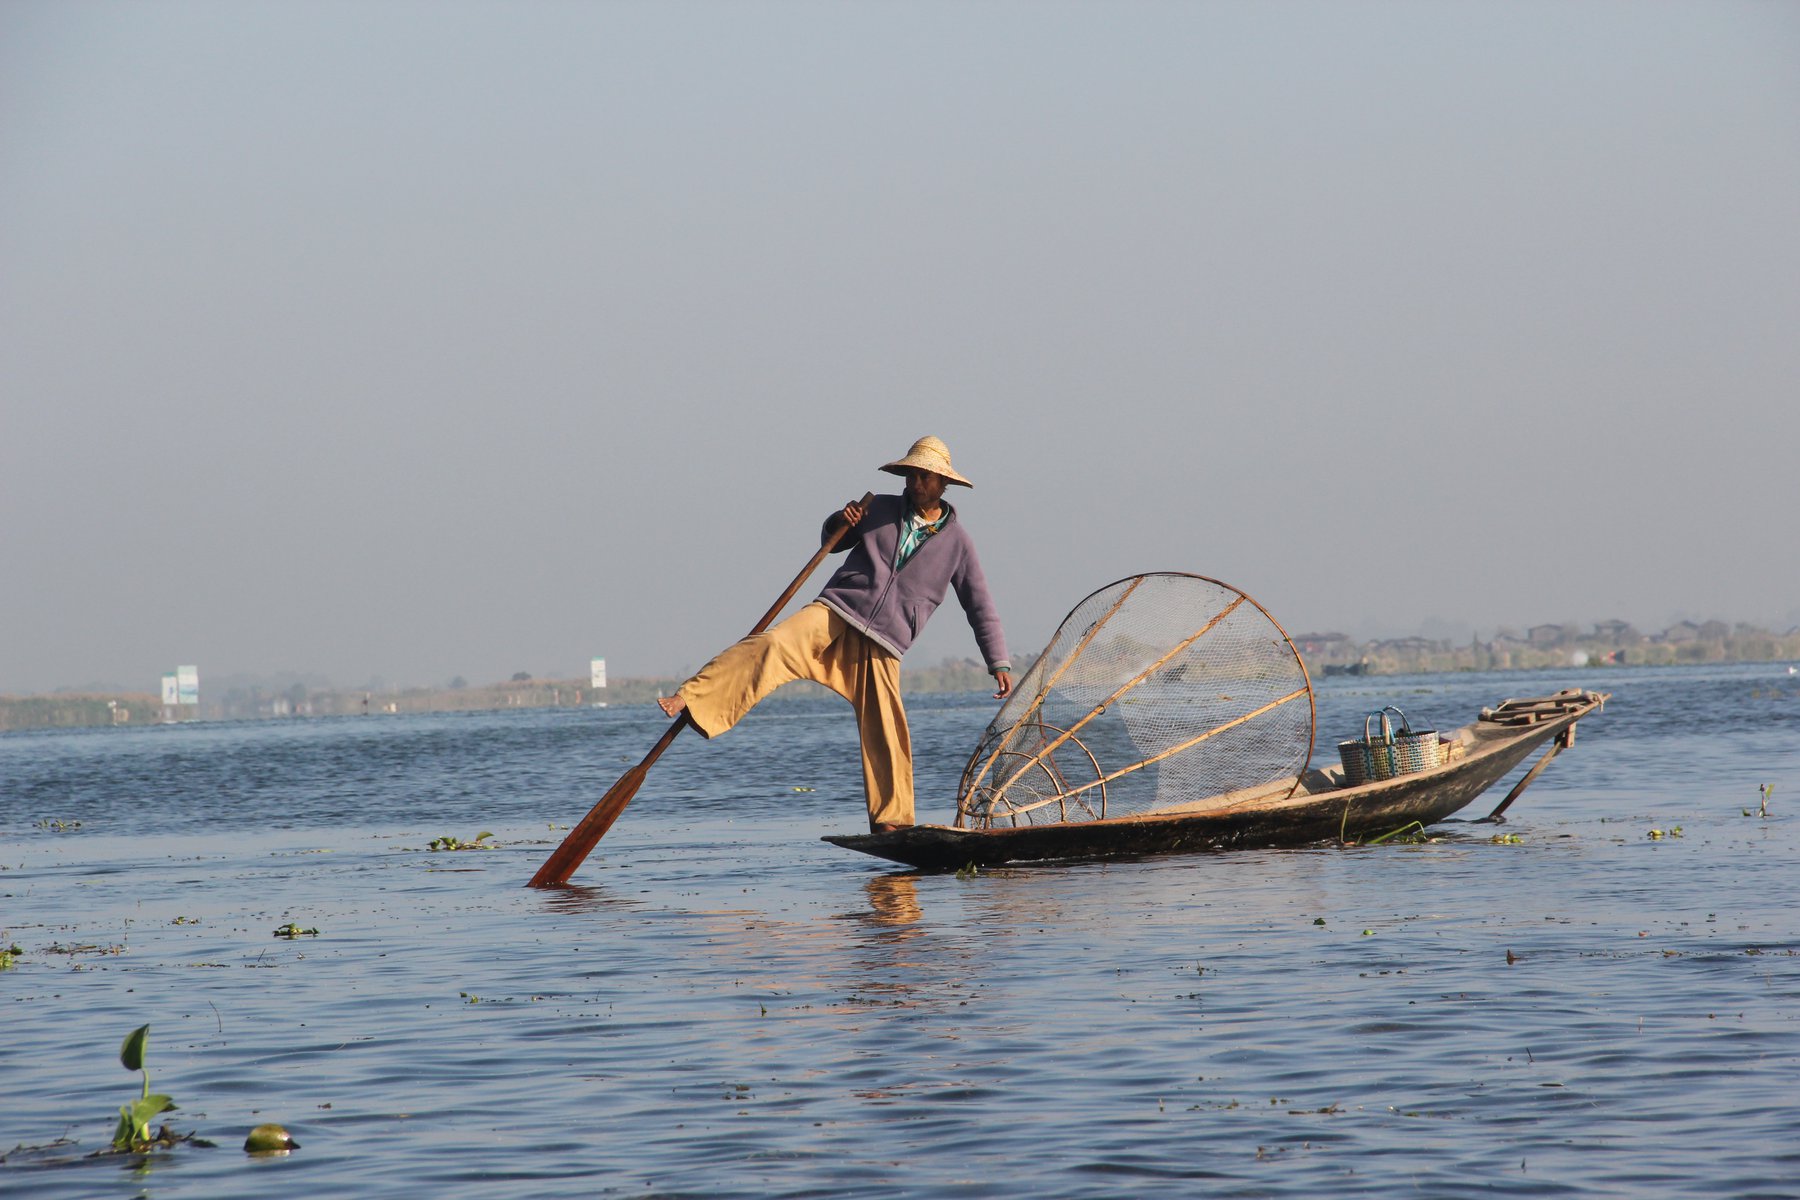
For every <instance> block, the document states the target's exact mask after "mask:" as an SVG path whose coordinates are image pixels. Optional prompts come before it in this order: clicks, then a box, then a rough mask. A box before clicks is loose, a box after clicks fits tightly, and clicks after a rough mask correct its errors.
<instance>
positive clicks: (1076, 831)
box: [824, 689, 1609, 870]
mask: <svg viewBox="0 0 1800 1200" xmlns="http://www.w3.org/2000/svg"><path fill="white" fill-rule="evenodd" d="M1607 699H1609V696H1608V695H1606V694H1604V693H1600V692H1590V691H1580V690H1573V689H1572V690H1568V691H1562V692H1557V693H1556V694H1554V695H1552V696H1545V697H1539V698H1533V699H1523V700H1505V701H1502V702H1501V703H1500V704H1498V705H1495V706H1494V707H1493V708H1489V709H1483V710H1482V712H1481V718H1480V719H1479V720H1477V721H1475V722H1474V723H1472V724H1470V725H1466V726H1464V727H1463V728H1461V729H1459V730H1457V731H1456V732H1455V733H1454V734H1451V735H1447V737H1446V739H1445V740H1446V741H1447V743H1448V745H1447V747H1446V749H1447V760H1446V761H1445V762H1444V763H1443V764H1442V765H1440V766H1436V767H1433V768H1430V769H1428V770H1424V771H1417V772H1413V773H1410V774H1405V775H1397V776H1395V777H1393V778H1391V779H1384V780H1377V781H1373V782H1369V783H1363V784H1359V785H1356V786H1345V779H1344V772H1343V769H1342V768H1341V767H1331V768H1328V769H1323V770H1319V769H1315V770H1310V771H1307V772H1305V773H1304V775H1302V777H1301V779H1300V781H1299V785H1298V786H1297V787H1296V786H1295V781H1294V779H1293V778H1292V777H1289V778H1287V779H1283V780H1280V781H1278V782H1276V783H1272V784H1269V785H1267V786H1265V787H1260V788H1250V789H1245V790H1243V791H1239V792H1235V793H1227V794H1225V795H1221V796H1213V797H1209V798H1206V799H1199V800H1194V801H1190V802H1186V803H1182V804H1179V805H1174V806H1171V807H1168V808H1162V809H1158V810H1155V811H1152V812H1147V813H1141V814H1138V815H1136V816H1128V817H1109V818H1103V819H1101V820H1095V821H1069V822H1057V823H1050V824H1039V825H1032V824H1019V825H995V826H993V827H990V828H986V829H959V828H955V827H952V826H948V825H915V826H912V827H910V828H907V829H901V830H897V831H894V832H892V833H865V834H836V835H828V836H827V837H826V838H825V839H824V840H825V841H828V842H830V843H832V844H833V845H837V846H842V847H844V848H845V849H847V850H857V851H861V852H862V853H864V854H872V855H875V856H876V857H878V858H885V859H889V860H891V861H893V862H898V863H904V864H906V865H907V866H912V867H920V868H924V869H926V870H960V869H962V868H964V867H967V866H971V865H973V866H978V867H986V866H995V865H998V864H1001V863H1010V862H1044V861H1055V860H1067V859H1093V858H1117V857H1129V856H1136V855H1146V854H1170V853H1188V852H1193V851H1201V850H1234V849H1246V848H1251V847H1260V846H1301V845H1309V844H1313V843H1317V842H1326V841H1343V842H1361V841H1368V840H1372V839H1376V838H1380V837H1382V836H1384V835H1388V834H1393V833H1397V832H1399V831H1401V830H1404V829H1408V828H1411V827H1412V826H1413V823H1414V822H1417V823H1418V824H1419V825H1422V826H1428V825H1431V824H1433V823H1434V822H1437V821H1441V820H1443V819H1444V818H1445V817H1448V816H1450V815H1451V814H1452V813H1455V812H1458V811H1460V810H1461V809H1462V808H1464V807H1465V806H1467V805H1468V804H1469V803H1470V802H1472V801H1473V800H1474V799H1475V798H1476V797H1478V796H1480V795H1481V794H1482V793H1483V792H1485V791H1487V790H1488V789H1489V788H1491V787H1493V786H1494V785H1495V784H1496V783H1499V782H1500V780H1501V779H1503V778H1505V776H1506V775H1507V773H1508V772H1510V771H1511V770H1512V769H1513V768H1514V767H1516V766H1518V765H1519V764H1520V763H1521V762H1523V761H1524V760H1525V759H1526V757H1527V756H1529V755H1530V754H1531V752H1532V751H1533V750H1535V749H1537V748H1538V747H1540V746H1543V745H1545V744H1546V743H1548V744H1549V749H1548V750H1547V751H1546V752H1545V754H1544V756H1543V757H1542V759H1540V760H1539V761H1538V762H1537V763H1536V764H1535V765H1534V766H1533V767H1532V768H1531V770H1530V772H1528V773H1527V774H1526V775H1525V776H1524V777H1523V778H1521V779H1520V780H1519V782H1518V783H1517V784H1516V785H1515V786H1514V787H1513V789H1512V790H1511V791H1510V792H1509V793H1508V794H1507V796H1506V798H1505V799H1504V800H1503V801H1502V802H1501V803H1500V804H1499V805H1498V806H1497V807H1496V808H1495V809H1494V811H1493V812H1492V813H1490V814H1489V819H1492V820H1496V821H1497V820H1501V819H1503V818H1502V814H1503V813H1504V812H1505V810H1506V809H1507V807H1508V806H1510V805H1511V804H1512V802H1513V801H1514V800H1516V799H1517V798H1518V796H1519V794H1520V793H1521V792H1523V791H1524V790H1525V788H1526V787H1528V786H1529V785H1530V784H1531V781H1532V780H1534V779H1536V778H1537V776H1538V774H1539V773H1540V772H1542V771H1543V769H1544V767H1546V766H1547V765H1548V764H1549V762H1550V760H1551V759H1552V758H1554V757H1555V756H1556V755H1557V753H1558V752H1559V751H1561V750H1563V749H1565V748H1567V747H1568V746H1570V745H1572V744H1573V743H1574V740H1575V726H1576V723H1577V722H1579V721H1580V720H1581V719H1582V718H1583V717H1586V716H1588V715H1589V714H1590V713H1593V712H1595V711H1597V710H1599V709H1600V708H1601V706H1602V705H1603V704H1604V703H1605V702H1606V700H1607Z"/></svg>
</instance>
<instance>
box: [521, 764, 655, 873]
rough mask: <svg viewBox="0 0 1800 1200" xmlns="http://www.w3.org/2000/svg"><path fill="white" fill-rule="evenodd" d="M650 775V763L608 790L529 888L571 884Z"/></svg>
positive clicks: (565, 839) (625, 775)
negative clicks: (573, 877) (576, 873)
mask: <svg viewBox="0 0 1800 1200" xmlns="http://www.w3.org/2000/svg"><path fill="white" fill-rule="evenodd" d="M649 773H650V768H649V765H648V764H647V763H639V764H638V765H637V766H635V767H633V768H631V770H629V771H627V772H625V774H623V775H621V776H620V777H619V782H617V783H615V784H613V785H612V787H610V788H608V789H607V790H606V795H604V796H602V797H600V801H599V803H597V804H595V805H594V807H593V808H591V809H589V810H588V815H587V816H585V817H583V818H581V823H580V824H579V825H577V826H575V828H573V829H571V830H570V831H569V836H568V837H565V838H564V839H563V841H562V845H560V846H558V847H557V848H556V851H555V852H554V853H553V854H551V855H550V857H549V858H546V859H545V860H544V865H543V866H541V867H539V868H538V869H537V874H536V875H533V876H532V877H531V883H530V884H529V886H530V887H561V886H562V885H563V884H565V883H567V882H569V876H571V875H573V874H575V871H576V870H577V868H579V867H580V866H581V864H582V863H583V862H585V861H587V856H588V855H589V854H591V853H593V849H594V847H595V846H598V845H599V844H600V839H601V838H603V837H605V836H606V831H607V830H608V829H611V828H612V824H613V822H614V821H616V820H618V819H619V814H620V813H622V812H624V811H625V806H626V805H627V804H630V803H631V799H632V797H633V796H636V795H637V793H638V789H639V788H641V787H643V786H644V777H645V776H646V775H648V774H649Z"/></svg>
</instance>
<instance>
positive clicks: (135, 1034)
mask: <svg viewBox="0 0 1800 1200" xmlns="http://www.w3.org/2000/svg"><path fill="white" fill-rule="evenodd" d="M149 1037H150V1027H149V1026H148V1025H139V1026H138V1027H137V1028H136V1029H134V1030H132V1031H131V1032H130V1033H128V1034H126V1035H125V1041H124V1042H123V1043H122V1044H121V1045H120V1046H119V1061H120V1062H121V1063H124V1064H125V1069H126V1070H127V1071H141V1070H143V1069H144V1043H145V1042H146V1041H147V1040H149Z"/></svg>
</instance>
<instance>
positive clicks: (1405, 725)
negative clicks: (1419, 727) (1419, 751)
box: [1381, 704, 1412, 737]
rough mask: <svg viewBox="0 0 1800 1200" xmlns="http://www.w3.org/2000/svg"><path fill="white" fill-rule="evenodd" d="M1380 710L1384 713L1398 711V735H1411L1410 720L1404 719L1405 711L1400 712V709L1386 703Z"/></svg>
mask: <svg viewBox="0 0 1800 1200" xmlns="http://www.w3.org/2000/svg"><path fill="white" fill-rule="evenodd" d="M1381 711H1382V712H1384V713H1398V714H1399V716H1400V734H1399V736H1401V737H1411V736H1412V722H1411V721H1408V720H1407V719H1406V714H1405V713H1403V712H1400V710H1399V709H1397V708H1395V707H1394V706H1393V705H1392V704H1390V705H1388V706H1387V707H1386V708H1384V709H1382V710H1381Z"/></svg>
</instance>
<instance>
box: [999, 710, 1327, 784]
mask: <svg viewBox="0 0 1800 1200" xmlns="http://www.w3.org/2000/svg"><path fill="white" fill-rule="evenodd" d="M1311 694H1312V688H1311V687H1303V688H1296V689H1294V690H1293V691H1291V692H1289V693H1288V694H1287V695H1285V696H1283V697H1281V699H1279V700H1271V701H1269V702H1268V703H1267V704H1265V705H1263V706H1262V707H1261V708H1258V709H1255V710H1253V711H1251V712H1247V713H1245V714H1244V715H1243V716H1241V717H1233V718H1232V719H1231V720H1229V721H1227V722H1225V723H1224V724H1223V725H1220V726H1218V727H1216V728H1213V729H1209V730H1207V731H1206V732H1205V733H1203V734H1200V735H1199V736H1198V737H1192V738H1189V739H1188V740H1187V741H1185V742H1183V743H1181V744H1180V745H1179V746H1170V747H1169V748H1168V749H1167V750H1160V751H1158V752H1157V753H1155V754H1152V755H1151V756H1150V757H1149V758H1146V759H1142V760H1140V761H1138V762H1134V763H1132V764H1131V765H1130V766H1128V767H1120V768H1119V769H1118V770H1117V771H1114V772H1113V773H1112V774H1110V775H1103V776H1101V777H1100V778H1099V779H1096V780H1094V782H1092V783H1084V784H1082V785H1081V786H1080V787H1077V788H1070V789H1069V790H1068V791H1066V792H1061V793H1058V794H1057V795H1055V796H1050V797H1047V798H1045V799H1043V800H1039V801H1038V802H1037V803H1036V804H1026V805H1021V806H1019V807H1017V808H1014V809H1012V810H1011V811H1012V812H1013V813H1015V814H1016V813H1028V812H1035V811H1036V810H1037V809H1040V808H1042V807H1044V806H1045V805H1046V804H1055V803H1056V802H1057V801H1059V800H1067V799H1068V798H1069V797H1071V796H1078V795H1080V794H1081V793H1082V792H1085V791H1088V790H1089V789H1091V788H1097V787H1104V786H1106V785H1107V784H1109V783H1111V782H1112V781H1113V780H1115V779H1118V778H1119V777H1120V776H1123V775H1129V774H1131V773H1132V772H1133V771H1141V770H1143V769H1144V768H1145V767H1148V766H1154V765H1155V764H1156V763H1159V762H1161V761H1162V760H1163V759H1165V758H1173V757H1174V756H1175V755H1177V754H1180V753H1181V752H1182V751H1184V750H1191V749H1193V748H1194V747H1195V746H1198V745H1199V744H1200V743H1201V742H1204V741H1206V740H1207V739H1208V738H1214V737H1217V736H1218V735H1219V734H1221V733H1224V732H1226V731H1227V730H1230V729H1236V728H1237V727H1238V726H1239V725H1248V724H1249V723H1250V722H1251V721H1254V720H1256V718H1258V717H1260V716H1262V715H1263V714H1265V713H1270V712H1273V711H1275V710H1276V709H1278V708H1280V707H1281V706H1282V705H1284V704H1292V703H1293V702H1294V701H1296V700H1298V699H1299V698H1300V697H1302V696H1307V695H1311ZM1302 773H1303V774H1304V771H1303V772H1302ZM1288 794H1289V795H1292V794H1293V793H1292V792H1291V791H1290V792H1289V793H1288Z"/></svg>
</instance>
